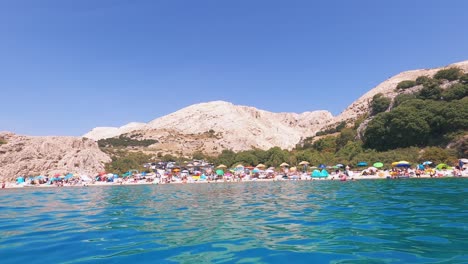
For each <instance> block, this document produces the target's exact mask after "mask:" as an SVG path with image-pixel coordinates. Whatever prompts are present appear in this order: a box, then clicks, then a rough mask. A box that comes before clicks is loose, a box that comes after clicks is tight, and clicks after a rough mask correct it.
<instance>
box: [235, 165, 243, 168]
mask: <svg viewBox="0 0 468 264" xmlns="http://www.w3.org/2000/svg"><path fill="white" fill-rule="evenodd" d="M236 168H244V165H242V164H239V165H237V166H236Z"/></svg>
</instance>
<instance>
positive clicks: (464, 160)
mask: <svg viewBox="0 0 468 264" xmlns="http://www.w3.org/2000/svg"><path fill="white" fill-rule="evenodd" d="M460 162H461V163H468V159H460Z"/></svg>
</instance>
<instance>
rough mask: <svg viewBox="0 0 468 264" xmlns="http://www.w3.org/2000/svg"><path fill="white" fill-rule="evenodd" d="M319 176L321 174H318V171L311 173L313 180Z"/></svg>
mask: <svg viewBox="0 0 468 264" xmlns="http://www.w3.org/2000/svg"><path fill="white" fill-rule="evenodd" d="M320 176H321V174H320V171H319V170H314V171H313V172H312V177H314V178H319V177H320Z"/></svg>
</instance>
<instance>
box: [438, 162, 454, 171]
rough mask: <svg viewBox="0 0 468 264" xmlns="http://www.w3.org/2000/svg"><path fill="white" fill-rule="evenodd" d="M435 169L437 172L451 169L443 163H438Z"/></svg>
mask: <svg viewBox="0 0 468 264" xmlns="http://www.w3.org/2000/svg"><path fill="white" fill-rule="evenodd" d="M436 169H438V170H443V169H447V170H450V169H451V167H450V166H449V165H447V164H445V163H440V164H439V165H437V166H436Z"/></svg>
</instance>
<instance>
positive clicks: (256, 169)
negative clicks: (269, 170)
mask: <svg viewBox="0 0 468 264" xmlns="http://www.w3.org/2000/svg"><path fill="white" fill-rule="evenodd" d="M252 172H253V173H259V172H260V169H259V168H255V169H253V170H252Z"/></svg>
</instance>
